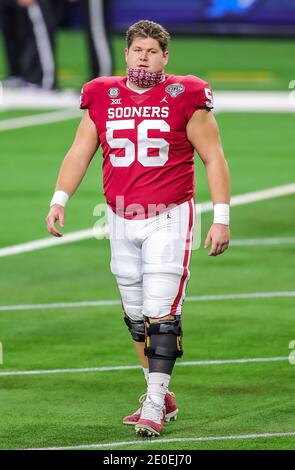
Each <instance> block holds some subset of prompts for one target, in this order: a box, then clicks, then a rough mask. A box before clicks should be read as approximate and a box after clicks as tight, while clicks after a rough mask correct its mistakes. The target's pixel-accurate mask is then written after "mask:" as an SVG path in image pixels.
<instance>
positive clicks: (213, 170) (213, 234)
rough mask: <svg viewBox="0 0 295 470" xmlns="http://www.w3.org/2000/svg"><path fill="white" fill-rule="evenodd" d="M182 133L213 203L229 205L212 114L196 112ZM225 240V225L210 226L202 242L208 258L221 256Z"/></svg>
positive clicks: (226, 178)
mask: <svg viewBox="0 0 295 470" xmlns="http://www.w3.org/2000/svg"><path fill="white" fill-rule="evenodd" d="M186 131H187V137H188V140H189V141H190V142H191V144H192V145H193V147H194V148H195V149H196V151H197V152H198V154H199V156H200V158H201V160H202V161H203V163H204V166H205V170H206V174H207V179H208V186H209V191H210V194H211V199H212V201H213V204H214V205H215V204H229V202H230V177H229V169H228V164H227V161H226V159H225V158H224V153H223V149H222V144H221V139H220V134H219V129H218V125H217V122H216V120H215V117H214V115H213V113H212V112H211V111H209V110H207V109H198V110H197V111H195V112H194V114H193V115H192V117H191V119H190V120H189V122H188V124H187V129H186ZM229 237H230V230H229V225H225V224H222V223H213V224H212V226H211V227H210V229H209V232H208V235H207V238H206V241H205V248H208V246H209V245H211V250H210V252H209V256H217V255H220V254H221V253H223V252H224V251H225V250H226V249H227V248H228V245H229Z"/></svg>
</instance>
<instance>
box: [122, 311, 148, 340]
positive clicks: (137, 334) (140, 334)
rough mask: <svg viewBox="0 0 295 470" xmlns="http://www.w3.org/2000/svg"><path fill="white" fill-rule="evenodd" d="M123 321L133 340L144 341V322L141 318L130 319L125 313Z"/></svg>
mask: <svg viewBox="0 0 295 470" xmlns="http://www.w3.org/2000/svg"><path fill="white" fill-rule="evenodd" d="M124 321H125V323H126V325H127V327H128V330H129V331H130V333H131V336H132V338H133V339H134V341H138V342H139V343H144V341H145V331H144V322H143V320H142V321H141V320H139V321H136V320H132V319H131V318H129V317H128V316H127V315H126V313H125V317H124Z"/></svg>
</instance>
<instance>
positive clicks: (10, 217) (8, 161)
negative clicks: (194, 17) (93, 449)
mask: <svg viewBox="0 0 295 470" xmlns="http://www.w3.org/2000/svg"><path fill="white" fill-rule="evenodd" d="M60 41H61V48H60V56H59V63H60V77H61V83H62V85H63V86H73V87H75V88H78V87H79V86H80V84H81V82H83V81H84V80H85V79H87V77H86V76H85V74H84V72H85V62H83V47H84V46H83V38H82V37H81V36H80V35H79V34H76V33H75V34H63V35H61V38H60ZM69 45H71V47H73V45H74V46H75V50H76V51H77V54H76V57H75V61H74V60H73V58H72V57H71V56H70V54H68V53H67V52H68V49H69ZM114 45H115V50H116V54H118V51H119V50H120V48H121V47H123V44H122V42H121V41H119V39H117V38H116V39H115V41H114ZM171 47H173V53H174V54H175V58H173V59H171V63H170V64H171V65H170V70H169V71H170V72H176V73H196V74H198V75H201V76H205V77H206V78H208V79H210V76H211V77H213V76H214V77H215V78H213V79H212V80H211V82H212V83H213V85H215V86H216V87H217V89H218V88H219V89H246V88H247V89H269V90H271V89H277V90H286V89H287V88H286V83H288V82H289V80H290V79H292V78H294V77H292V73H293V71H292V68H291V67H292V60H291V57H293V55H294V54H293V49H294V44H293V43H292V42H291V41H290V42H289V41H283V42H280V41H278V40H271V41H269V42H268V41H265V40H258V41H254V40H247V41H242V40H234V41H229V40H225V39H222V40H220V39H218V40H209V39H194V40H189V39H185V38H182V39H177V41H176V40H174V41H173V42H172V45H171ZM282 48H283V50H284V56H283V55H282V54H281V50H282ZM186 54H187V55H186ZM176 57H177V61H176ZM192 57H194V60H192ZM233 57H235V61H234V66H233V60H232V58H233ZM274 57H276V60H273V58H274ZM188 63H189V64H192V68H190V70H188V69H187V64H188ZM213 65H214V67H213ZM120 68H121V69H122V68H123V62H122V61H121V62H120V61H119V59H117V69H118V71H119V70H120ZM0 70H2V71H3V63H0ZM83 71H84V72H83ZM243 71H246V72H247V73H248V72H253V74H252V79H249V80H247V81H246V82H243V81H242V80H241V75H239V73H238V72H243ZM216 72H218V73H217V74H216ZM228 72H229V74H227V73H228ZM231 72H235V73H233V74H232V75H231ZM214 73H215V75H214ZM210 74H211V75H210ZM212 74H213V75H212ZM259 74H260V75H259ZM242 75H243V74H242ZM243 76H247V74H246V75H245V74H244V75H243ZM250 76H251V74H250V75H249V74H248V77H250ZM263 77H264V79H265V83H264V84H262V78H263ZM267 77H272V79H271V80H269V79H267ZM272 80H273V81H272ZM214 82H215V83H214ZM43 112H44V111H43ZM35 113H36V111H30V110H21V111H19V110H16V111H9V112H5V113H0V120H6V119H11V118H14V117H17V116H26V115H33V114H35ZM217 119H218V123H219V126H220V129H221V133H222V140H223V144H224V149H225V153H226V157H227V159H228V162H229V165H230V168H231V175H232V193H233V195H240V194H245V193H248V192H252V191H258V190H262V189H267V188H273V187H275V186H280V185H286V184H288V183H293V182H294V174H295V163H294V150H295V148H294V124H295V118H294V115H292V114H284V113H273V114H267V113H255V114H254V113H221V114H218V115H217ZM77 123H78V120H77V119H73V120H68V121H64V122H59V123H53V124H47V125H41V126H35V127H28V128H24V129H23V128H20V129H15V130H9V131H3V132H0V165H1V171H0V211H1V214H2V224H1V231H0V250H1V248H3V247H7V246H11V245H14V244H20V243H24V242H30V241H33V240H38V239H42V238H45V237H47V236H48V234H47V232H46V229H45V223H44V219H45V216H46V214H47V210H48V203H49V200H50V198H51V195H52V191H53V188H54V184H55V180H56V176H57V171H58V168H59V165H60V162H61V159H62V158H63V155H64V153H65V152H66V150H67V149H68V147H69V145H70V143H71V141H72V139H73V136H74V134H75V129H76V126H77ZM100 163H101V154H100V152H98V155H97V156H96V157H95V159H94V161H93V162H92V164H91V166H90V168H89V171H88V173H87V175H86V177H85V179H84V181H83V183H82V185H81V187H80V188H79V190H78V192H77V194H76V195H75V196H74V197H73V200H72V201H71V202H70V203H69V205H68V206H67V216H66V227H65V233H69V232H73V231H76V230H82V229H86V228H90V227H92V226H93V225H94V223H95V222H96V218H95V217H94V216H93V208H94V207H95V205H96V204H97V203H100V202H102V201H103V196H102V184H101V165H100ZM196 172H197V188H198V199H199V201H207V200H208V199H209V194H208V189H207V185H206V179H205V173H204V170H203V167H202V164H201V163H200V162H199V161H198V160H197V161H196ZM294 202H295V197H294V194H291V195H286V196H284V197H276V198H271V199H268V200H265V201H260V202H257V201H256V202H253V203H251V204H247V205H240V206H236V207H233V208H232V224H231V231H232V239H233V240H241V239H270V238H274V237H280V238H282V241H284V240H285V242H286V241H287V237H289V238H290V240H289V242H288V243H278V244H270V245H258V244H257V243H256V244H255V243H254V245H253V246H246V245H243V246H234V245H233V246H232V247H230V249H229V250H228V252H226V253H225V254H224V255H222V256H220V257H217V258H209V257H208V256H207V251H206V250H204V249H203V248H202V247H201V248H200V249H198V250H196V251H195V252H194V253H193V257H192V262H191V280H190V282H189V286H188V292H187V295H188V296H189V297H192V296H209V295H225V294H233V295H235V294H236V295H238V294H249V293H252V294H253V293H274V292H285V293H286V292H294V290H295V289H294V283H295V276H294V261H295V251H294V238H293V241H292V239H291V237H294V228H295V222H294ZM211 218H212V215H211V214H210V213H207V214H204V215H203V216H202V241H204V239H205V236H206V232H207V230H208V228H209V226H210V223H211ZM109 261H110V252H109V245H108V240H106V239H102V240H96V239H88V240H84V241H79V242H75V243H70V244H67V245H64V246H60V247H51V248H46V249H41V250H38V251H32V252H28V253H22V254H18V255H13V256H7V257H0V342H1V343H2V346H3V364H2V365H1V364H0V403H1V420H0V449H20V448H21V449H22V448H32V447H34V448H47V447H67V446H80V447H81V448H83V446H87V445H105V447H103V448H104V449H108V448H111V449H147V450H149V449H177V450H191V449H294V448H295V437H294V436H287V435H286V436H278V435H274V436H272V437H262V436H261V437H258V436H259V435H264V434H265V433H270V434H277V433H292V432H295V415H294V408H295V398H294V385H293V383H294V374H295V365H291V364H290V363H289V361H288V360H287V357H288V355H289V354H290V352H291V349H289V347H288V346H289V343H290V341H292V340H295V332H294V307H295V297H291V296H290V294H289V295H288V296H286V297H272V298H256V299H255V298H245V299H237V298H236V299H231V300H229V299H227V300H210V301H209V300H206V301H205V300H204V301H200V300H198V301H197V300H190V299H189V298H188V300H187V302H186V303H185V307H184V320H183V322H184V351H185V354H184V356H183V358H182V359H181V360H179V361H178V364H179V365H178V366H177V367H176V368H175V372H174V375H173V378H172V382H171V389H172V390H173V391H174V392H175V394H176V397H177V402H178V405H179V409H180V412H179V418H178V420H177V421H176V422H174V423H168V424H167V425H166V426H165V428H164V431H163V434H162V436H161V439H163V440H164V442H161V441H160V442H157V443H154V442H149V441H144V440H143V439H141V438H137V437H136V436H135V435H134V432H133V430H132V429H130V428H129V427H124V426H123V425H121V418H122V417H123V416H124V415H125V414H129V413H130V412H132V411H134V410H135V409H136V406H137V399H138V397H139V395H140V394H142V393H143V392H144V391H145V383H144V379H143V373H142V371H141V370H140V369H131V370H116V369H114V370H110V371H96V372H94V371H92V372H91V371H89V372H87V371H85V370H81V371H79V372H78V371H76V372H74V371H72V372H66V371H65V369H87V368H100V367H116V366H135V365H137V360H136V357H135V352H134V350H133V346H132V344H131V341H130V338H129V333H128V331H127V329H126V327H125V325H124V323H123V320H122V313H121V308H120V306H119V305H108V306H107V305H105V306H103V305H102V306H96V307H81V306H80V307H77V306H76V307H66V308H58V307H55V308H49V307H48V308H41V307H39V308H34V309H32V310H24V309H22V310H12V311H8V310H7V309H6V310H5V309H4V310H3V309H2V310H1V306H2V307H3V306H14V305H36V304H52V303H62V302H81V301H104V300H117V301H118V300H119V295H118V290H117V286H116V283H115V280H114V278H113V276H112V274H111V273H110V269H109ZM0 351H1V348H0ZM0 357H1V356H0ZM277 357H278V358H285V359H283V360H277V361H276V360H271V361H270V362H261V361H258V362H244V363H238V362H234V363H219V364H207V365H205V364H202V365H192V364H190V365H187V366H184V365H181V364H182V363H184V361H188V362H192V361H214V360H220V361H225V360H237V359H250V358H252V359H257V358H258V359H259V358H270V359H273V358H277ZM57 369H58V370H61V371H62V372H61V373H57V372H55V373H50V374H45V373H43V374H42V373H39V374H35V375H9V376H8V375H3V373H4V372H13V371H15V372H16V371H35V372H36V371H41V372H42V371H51V372H53V371H54V370H57ZM1 374H2V375H1ZM246 435H253V436H252V438H238V436H246ZM255 435H258V436H256V437H255ZM218 436H219V437H220V436H224V437H229V436H235V437H236V438H235V439H230V440H229V439H225V440H221V439H220V440H214V441H212V440H208V441H206V440H205V439H206V438H208V437H218ZM194 438H203V440H201V441H193V440H189V439H194ZM165 439H188V441H186V442H181V441H178V442H174V443H173V442H170V443H169V442H165ZM133 441H136V443H135V444H128V442H133ZM158 441H159V440H158ZM116 443H117V444H116ZM120 443H121V444H120ZM122 443H125V444H122ZM84 448H85V447H84Z"/></svg>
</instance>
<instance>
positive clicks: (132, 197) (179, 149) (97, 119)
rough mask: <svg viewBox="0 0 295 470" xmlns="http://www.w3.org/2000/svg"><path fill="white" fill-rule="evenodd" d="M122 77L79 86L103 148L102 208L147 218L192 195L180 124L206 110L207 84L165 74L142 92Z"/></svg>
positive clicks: (187, 147) (190, 152)
mask: <svg viewBox="0 0 295 470" xmlns="http://www.w3.org/2000/svg"><path fill="white" fill-rule="evenodd" d="M126 80H127V79H126V77H125V78H124V77H100V78H97V79H95V80H92V81H91V82H88V83H86V84H85V85H84V87H83V89H82V94H81V108H82V109H88V110H89V115H90V118H91V119H92V120H93V122H94V123H95V126H96V129H97V132H98V135H99V139H100V143H101V146H102V150H103V157H104V161H103V183H104V194H105V197H106V201H107V204H108V205H109V206H110V207H111V208H112V210H113V211H114V212H116V213H117V214H118V215H121V216H123V217H125V218H128V219H131V218H134V217H137V218H145V217H152V216H154V215H156V214H157V213H159V212H163V210H167V207H168V206H171V205H175V204H176V205H178V204H181V203H183V202H185V201H189V200H190V199H191V198H192V197H193V196H194V149H193V146H192V145H191V143H190V142H189V141H188V139H187V137H186V126H187V123H188V121H189V120H190V118H191V116H192V115H193V113H194V112H195V111H196V110H197V109H200V108H207V109H211V108H212V107H213V105H212V93H211V89H210V86H209V85H208V83H206V82H204V81H203V80H201V79H200V78H197V77H194V76H192V75H187V76H176V75H166V76H165V81H163V82H161V83H159V84H158V85H156V86H154V87H153V88H151V89H149V90H147V91H145V92H144V93H140V94H139V93H137V92H136V91H133V90H131V89H130V88H128V86H127V85H126Z"/></svg>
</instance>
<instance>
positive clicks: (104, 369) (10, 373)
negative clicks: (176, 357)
mask: <svg viewBox="0 0 295 470" xmlns="http://www.w3.org/2000/svg"><path fill="white" fill-rule="evenodd" d="M288 359H289V358H288V357H283V356H277V357H253V358H248V359H247V358H244V359H220V360H219V359H215V360H211V361H184V362H176V364H175V367H190V366H212V365H213V366H220V365H225V364H253V363H261V362H282V361H283V362H287V360H288ZM133 369H142V367H141V366H140V365H129V366H111V367H85V368H80V369H49V370H45V369H44V370H17V371H3V372H0V377H19V376H27V375H52V374H79V373H83V374H84V373H88V372H114V371H126V370H133Z"/></svg>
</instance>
